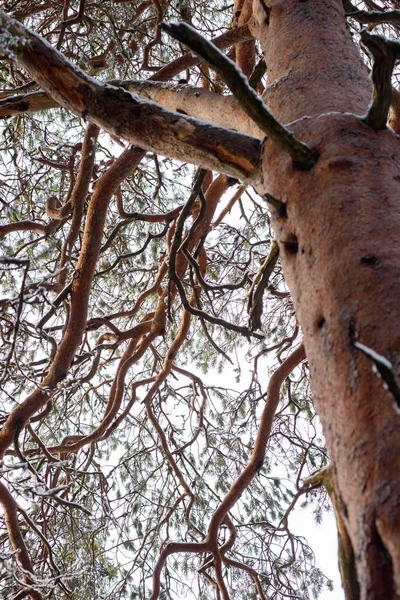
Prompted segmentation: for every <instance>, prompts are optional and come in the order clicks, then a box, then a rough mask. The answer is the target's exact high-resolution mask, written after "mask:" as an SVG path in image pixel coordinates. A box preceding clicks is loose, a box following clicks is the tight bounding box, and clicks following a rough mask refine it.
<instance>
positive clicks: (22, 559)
mask: <svg viewBox="0 0 400 600" xmlns="http://www.w3.org/2000/svg"><path fill="white" fill-rule="evenodd" d="M0 503H1V505H2V507H3V510H4V515H5V521H6V526H7V531H8V535H9V538H10V541H11V545H12V547H13V548H14V550H16V551H17V560H18V562H19V564H20V565H21V568H22V570H23V573H24V576H23V581H24V584H25V586H26V588H25V594H24V596H25V595H26V596H28V595H29V597H30V598H31V600H42V598H43V596H42V594H40V593H39V592H38V591H37V590H35V589H34V583H35V582H34V574H33V566H32V562H31V559H30V556H29V552H28V549H27V547H26V545H25V542H24V538H23V537H22V533H21V529H20V526H19V522H18V510H19V506H18V504H17V502H16V500H14V498H13V497H12V495H11V493H10V491H9V490H8V489H7V487H6V486H5V485H4V483H2V482H1V481H0Z"/></svg>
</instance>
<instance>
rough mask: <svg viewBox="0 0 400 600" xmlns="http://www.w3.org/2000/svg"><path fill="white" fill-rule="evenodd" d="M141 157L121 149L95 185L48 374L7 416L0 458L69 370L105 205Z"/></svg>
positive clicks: (83, 315)
mask: <svg viewBox="0 0 400 600" xmlns="http://www.w3.org/2000/svg"><path fill="white" fill-rule="evenodd" d="M142 157H143V151H142V150H140V149H138V148H135V147H132V148H129V149H127V150H125V151H124V152H123V153H122V154H121V156H120V157H119V158H118V159H117V160H116V161H115V162H114V164H113V165H111V167H110V168H109V169H108V171H106V172H105V174H104V175H103V176H102V177H101V178H100V179H99V181H98V182H97V186H96V188H95V190H94V193H93V195H92V198H91V201H90V204H89V209H88V214H87V219H86V224H85V231H84V235H83V242H82V249H81V253H80V256H79V259H78V262H77V265H76V269H75V276H74V279H73V282H72V284H71V286H70V287H69V286H67V288H68V289H70V293H71V307H70V314H69V321H68V323H67V326H66V328H65V332H64V335H63V338H62V340H61V342H60V344H59V346H58V348H57V351H56V354H55V357H54V360H53V363H52V365H51V368H50V370H49V372H48V374H47V375H46V376H45V377H44V379H43V381H42V382H41V385H40V386H38V387H37V388H36V389H35V390H34V391H33V392H32V393H31V394H30V395H29V396H28V397H27V398H25V400H23V401H22V402H21V403H20V404H19V405H18V406H17V407H16V408H15V409H14V410H13V411H12V412H11V413H10V415H9V417H8V419H7V421H6V422H5V424H4V426H3V428H2V429H1V430H0V457H2V456H3V455H4V453H5V451H6V450H7V448H8V447H9V446H10V444H11V443H12V442H13V440H14V435H15V431H16V430H17V429H21V428H22V427H24V426H25V425H26V423H27V422H28V421H29V419H30V418H31V417H32V416H33V415H34V414H35V413H37V412H38V411H39V410H40V409H41V408H43V407H44V406H45V405H46V404H47V403H48V401H49V400H50V398H51V394H52V392H53V391H54V390H55V389H56V387H57V384H58V383H59V382H60V381H62V380H63V379H64V377H65V376H66V374H67V372H68V370H69V368H70V365H71V363H72V360H73V358H74V355H75V352H76V350H77V348H78V346H79V344H80V342H81V339H82V335H83V333H84V330H85V327H86V318H87V309H88V308H87V307H88V299H89V293H90V288H91V283H92V279H93V276H94V272H95V268H96V264H97V260H98V256H99V252H100V247H101V235H102V232H103V228H104V223H105V218H106V212H107V208H108V205H109V202H110V200H111V198H112V196H113V194H114V193H115V191H116V189H117V188H118V186H119V185H120V183H121V182H122V181H123V180H124V179H125V178H126V177H127V176H128V175H129V174H130V173H132V172H133V171H134V169H135V168H136V166H137V165H138V163H139V162H140V160H141V159H142Z"/></svg>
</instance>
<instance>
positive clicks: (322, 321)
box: [317, 317, 326, 329]
mask: <svg viewBox="0 0 400 600" xmlns="http://www.w3.org/2000/svg"><path fill="white" fill-rule="evenodd" d="M325 322H326V321H325V317H320V318H319V319H318V321H317V327H318V329H322V328H323V326H324V325H325Z"/></svg>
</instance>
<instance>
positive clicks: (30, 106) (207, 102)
mask: <svg viewBox="0 0 400 600" xmlns="http://www.w3.org/2000/svg"><path fill="white" fill-rule="evenodd" d="M108 83H109V84H111V85H113V86H115V87H123V88H124V89H125V90H128V92H133V93H134V94H137V95H138V96H139V97H140V98H143V99H145V100H152V101H153V102H157V104H160V105H161V106H163V107H164V108H167V109H168V110H173V111H177V112H179V113H182V114H185V115H189V116H196V118H197V119H200V120H202V121H208V122H210V123H212V124H213V125H218V126H219V127H226V128H227V129H236V130H237V131H239V132H240V133H244V134H246V135H252V136H254V137H259V138H261V137H264V134H263V132H262V131H261V129H260V128H259V127H258V126H257V125H256V124H255V123H254V121H252V119H250V117H249V116H248V115H247V114H246V113H245V112H244V111H243V109H242V107H241V106H240V105H239V103H238V102H237V100H236V98H234V97H233V96H221V94H216V93H215V92H211V91H210V90H207V89H205V88H195V87H192V86H190V85H182V84H176V83H171V82H163V81H150V80H146V81H135V80H133V79H128V80H121V81H120V80H114V81H110V82H108ZM58 106H59V104H58V102H56V101H55V100H54V99H53V98H51V97H50V96H49V95H48V94H46V92H43V91H38V92H29V93H27V94H19V95H16V96H10V97H8V98H4V99H2V100H0V118H1V117H3V118H4V117H11V116H13V115H19V114H24V113H26V112H37V111H42V110H47V109H49V108H57V107H58Z"/></svg>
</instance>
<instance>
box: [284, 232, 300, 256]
mask: <svg viewBox="0 0 400 600" xmlns="http://www.w3.org/2000/svg"><path fill="white" fill-rule="evenodd" d="M283 245H284V247H285V250H287V252H289V254H297V252H298V250H299V240H298V239H297V235H295V234H294V233H292V234H291V235H289V237H288V238H287V239H286V240H285V241H284V242H283Z"/></svg>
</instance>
